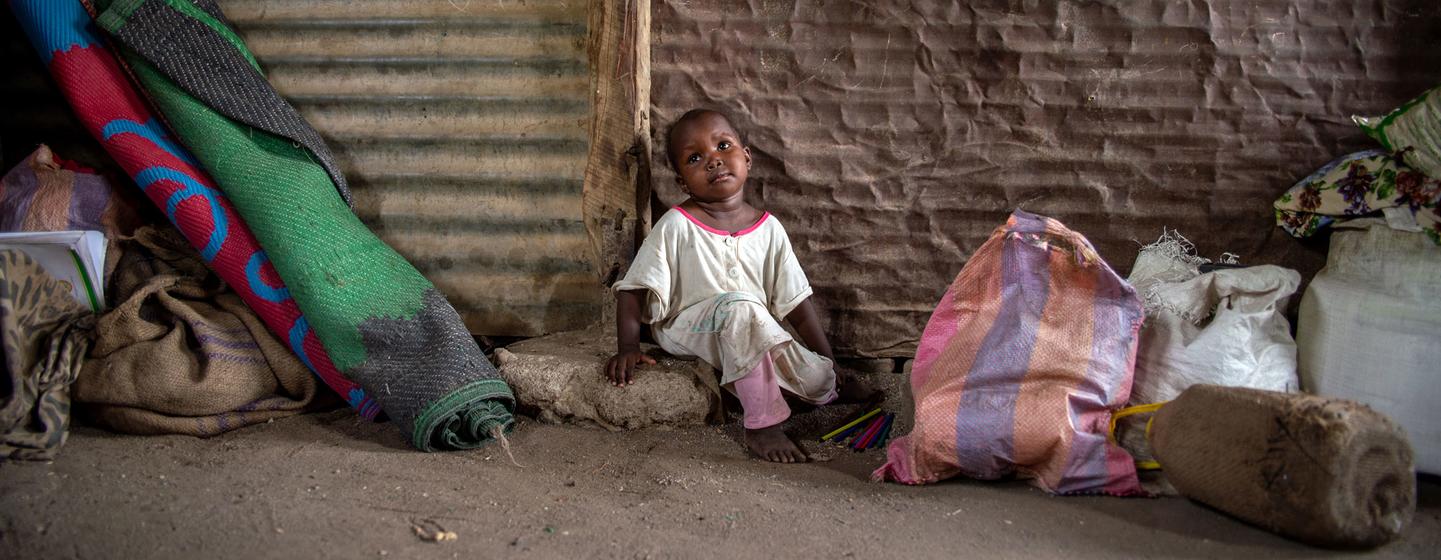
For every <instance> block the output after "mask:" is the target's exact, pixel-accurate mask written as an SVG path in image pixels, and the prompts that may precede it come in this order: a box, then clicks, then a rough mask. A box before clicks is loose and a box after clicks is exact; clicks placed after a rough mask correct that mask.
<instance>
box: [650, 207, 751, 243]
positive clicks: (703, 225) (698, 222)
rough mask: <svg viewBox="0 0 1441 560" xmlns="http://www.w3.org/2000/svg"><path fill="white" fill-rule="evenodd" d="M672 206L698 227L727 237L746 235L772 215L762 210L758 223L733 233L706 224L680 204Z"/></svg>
mask: <svg viewBox="0 0 1441 560" xmlns="http://www.w3.org/2000/svg"><path fill="white" fill-rule="evenodd" d="M671 208H674V209H675V211H676V212H680V215H682V216H685V219H687V220H690V223H692V224H695V225H696V227H699V228H701V229H703V230H706V231H709V232H711V233H714V234H716V235H724V236H726V237H740V236H742V235H745V234H747V233H750V232H753V231H755V230H756V229H757V228H759V227H761V224H764V223H765V222H766V218H769V217H771V213H770V212H761V217H760V219H758V220H756V223H754V224H751V226H750V227H748V228H745V229H743V230H740V231H737V232H735V233H731V232H729V231H726V230H723V229H716V228H713V227H710V226H708V225H705V224H703V223H701V221H700V220H697V219H696V218H695V216H692V215H690V212H686V211H685V209H684V208H681V207H679V206H672V207H671Z"/></svg>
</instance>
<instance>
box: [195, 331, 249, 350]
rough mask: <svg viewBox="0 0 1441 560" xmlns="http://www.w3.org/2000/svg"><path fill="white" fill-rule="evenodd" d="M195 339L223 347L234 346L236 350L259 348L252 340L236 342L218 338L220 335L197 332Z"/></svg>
mask: <svg viewBox="0 0 1441 560" xmlns="http://www.w3.org/2000/svg"><path fill="white" fill-rule="evenodd" d="M195 339H196V340H199V341H200V342H201V343H207V342H208V343H210V344H214V345H216V346H223V347H225V348H235V349H238V350H255V349H258V348H260V345H259V344H256V343H254V342H236V341H233V340H226V339H223V338H220V337H218V336H210V335H208V334H199V333H196V335H195Z"/></svg>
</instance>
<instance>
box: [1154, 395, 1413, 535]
mask: <svg viewBox="0 0 1441 560" xmlns="http://www.w3.org/2000/svg"><path fill="white" fill-rule="evenodd" d="M1149 439H1150V442H1151V449H1152V451H1153V453H1154V455H1155V457H1156V459H1157V460H1158V461H1160V463H1161V468H1162V469H1163V470H1164V471H1165V474H1166V478H1167V480H1168V481H1170V483H1171V484H1172V485H1173V486H1175V487H1176V489H1177V490H1178V491H1180V492H1181V494H1183V495H1185V496H1186V497H1188V498H1191V499H1193V500H1196V501H1198V502H1201V503H1204V504H1206V505H1209V506H1211V507H1214V508H1216V509H1219V510H1221V511H1223V512H1226V513H1228V514H1231V515H1234V516H1236V517H1238V518H1240V519H1242V520H1245V521H1247V522H1249V523H1252V524H1255V525H1258V526H1260V527H1263V528H1265V529H1267V530H1270V531H1274V532H1276V533H1279V534H1281V535H1284V536H1287V537H1290V538H1293V539H1296V540H1299V541H1302V542H1306V543H1310V544H1314V545H1320V546H1330V547H1346V548H1357V547H1374V546H1379V545H1382V544H1385V543H1387V542H1389V541H1391V540H1393V539H1395V538H1396V537H1397V536H1398V535H1400V534H1401V531H1402V529H1404V528H1405V527H1406V525H1407V524H1408V523H1409V522H1410V521H1411V517H1412V515H1413V514H1414V513H1415V510H1416V474H1415V470H1414V468H1413V466H1412V462H1411V460H1412V459H1411V445H1410V444H1409V443H1408V442H1407V440H1406V435H1405V434H1404V433H1402V432H1401V429H1400V428H1398V427H1397V426H1396V424H1394V423H1393V422H1391V420H1390V419H1388V418H1386V417H1385V416H1383V415H1381V414H1379V413H1377V412H1375V411H1373V410H1371V409H1370V408H1367V407H1366V406H1365V405H1362V404H1359V403H1356V402H1352V401H1346V400H1340V399H1327V398H1322V397H1316V396H1311V395H1299V394H1290V393H1278V392H1273V391H1261V390H1256V389H1242V388H1234V387H1220V386H1216V385H1194V386H1192V387H1191V388H1189V389H1186V391H1185V392H1183V393H1181V396H1179V397H1177V398H1176V399H1175V400H1173V401H1171V402H1169V403H1167V404H1166V405H1165V406H1162V407H1161V409H1160V410H1159V411H1157V412H1156V416H1155V417H1154V419H1153V420H1152V426H1151V430H1150V436H1149Z"/></svg>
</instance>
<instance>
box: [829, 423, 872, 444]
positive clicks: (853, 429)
mask: <svg viewBox="0 0 1441 560" xmlns="http://www.w3.org/2000/svg"><path fill="white" fill-rule="evenodd" d="M865 427H866V425H865V424H856V425H854V426H851V427H849V428H846V431H844V432H841V433H839V434H836V437H833V438H831V439H828V440H826V441H831V442H841V441H845V439H846V438H848V437H851V436H852V435H854V434H855V433H856V432H859V431H861V430H862V429H863V428H865Z"/></svg>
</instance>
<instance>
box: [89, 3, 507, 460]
mask: <svg viewBox="0 0 1441 560" xmlns="http://www.w3.org/2000/svg"><path fill="white" fill-rule="evenodd" d="M186 6H188V4H187V3H186V2H184V1H182V0H149V1H145V2H138V3H136V2H123V3H117V4H116V5H114V6H112V7H110V9H108V10H107V11H105V12H103V13H102V14H101V15H100V16H99V17H98V19H97V22H99V23H100V24H101V25H102V26H103V27H104V28H105V29H106V30H107V31H109V32H111V33H112V34H114V35H115V36H117V37H118V38H119V39H120V41H121V42H122V43H124V44H125V45H126V46H127V47H128V49H127V50H125V52H124V54H125V56H126V60H127V61H128V62H129V63H130V66H131V68H132V69H133V71H134V74H135V76H136V78H137V79H138V80H139V82H140V84H141V86H142V87H144V88H145V90H146V91H147V92H148V93H149V94H150V98H151V99H152V100H153V101H154V102H155V103H156V105H157V106H158V108H159V109H160V111H161V113H162V114H163V115H164V116H165V118H166V120H167V122H169V123H170V124H171V125H172V128H173V130H175V132H176V134H177V136H178V137H179V138H180V139H181V141H182V142H184V143H185V144H186V145H187V146H189V147H190V148H191V149H192V150H193V151H194V153H195V156H196V158H197V159H198V160H199V161H200V163H201V165H203V166H204V167H205V168H206V169H207V170H208V171H210V173H211V174H212V176H214V177H215V180H216V182H217V183H218V184H219V186H220V189H221V190H223V191H224V192H225V193H226V194H227V195H229V197H230V199H231V201H233V202H234V204H235V207H236V208H237V209H238V210H239V211H240V214H241V216H243V217H244V219H245V221H246V223H248V224H250V225H251V227H252V228H253V231H254V232H255V235H256V237H257V238H258V239H259V240H260V244H261V246H263V247H265V248H266V250H267V251H268V253H269V254H270V256H271V258H272V259H273V260H272V262H273V263H274V265H275V270H276V271H277V272H278V273H279V275H280V277H281V278H283V279H285V282H286V284H287V285H288V286H289V287H290V293H291V295H293V296H294V297H295V300H296V301H297V302H298V303H299V304H300V307H301V309H302V310H304V311H305V315H306V317H307V318H309V319H310V320H311V326H312V327H314V329H315V331H316V333H317V334H318V335H319V336H320V338H321V340H323V341H324V342H325V347H326V348H327V349H329V350H330V356H331V358H332V359H334V360H335V365H336V367H337V368H339V369H340V371H341V372H343V373H344V374H345V375H346V376H347V377H349V378H350V379H353V380H355V381H356V382H358V383H360V384H361V386H363V387H365V388H367V389H368V390H369V392H370V394H372V395H375V396H376V398H377V399H378V400H379V401H380V404H381V407H382V408H383V409H384V410H385V411H386V414H388V415H389V416H390V417H391V418H392V419H393V420H395V421H396V423H397V424H398V425H399V427H400V429H401V430H402V431H403V432H404V433H406V434H407V435H408V436H409V437H410V440H411V443H412V444H413V445H415V446H416V447H417V448H420V449H422V450H425V451H433V450H437V449H464V448H472V447H477V446H480V445H483V444H485V443H488V442H490V441H492V440H493V439H495V438H498V437H499V436H500V435H501V434H502V433H503V432H504V431H505V430H508V429H509V428H510V427H511V426H512V424H513V418H512V416H511V410H512V409H513V408H514V397H513V396H512V394H511V392H510V388H509V386H507V385H506V384H505V382H504V381H503V380H501V378H500V375H499V373H498V372H497V371H496V370H495V367H494V366H492V365H491V364H490V362H489V361H488V360H487V359H486V357H485V355H484V354H483V353H482V352H481V350H480V347H479V346H478V345H476V343H475V339H473V338H472V337H471V336H470V333H469V332H468V331H467V329H466V328H465V325H464V324H463V323H462V322H461V319H460V315H459V314H457V313H456V312H455V309H454V308H453V307H451V306H450V304H449V302H447V301H446V300H445V297H444V296H442V295H441V294H440V292H439V291H438V290H436V288H435V287H434V286H433V285H432V284H431V283H430V281H428V280H426V279H425V277H423V276H421V274H420V272H419V271H417V270H416V269H415V268H414V267H412V266H411V265H410V263H408V262H406V260H405V259H404V258H403V257H401V256H400V255H399V254H397V253H396V252H395V251H394V250H392V249H391V248H390V247H389V246H387V245H385V243H384V242H382V241H380V239H379V238H377V237H375V235H374V234H373V233H371V232H370V230H369V229H368V228H366V227H365V225H364V224H362V223H361V222H360V219H359V218H357V217H356V216H355V214H354V213H352V212H351V211H350V208H349V206H347V205H346V202H345V200H344V199H343V198H342V197H341V196H340V195H339V194H338V192H337V186H336V184H335V183H334V182H333V181H332V180H331V178H330V176H329V175H327V173H326V171H325V169H324V168H323V167H322V166H321V165H318V164H316V163H315V162H314V160H313V158H312V157H311V156H312V154H311V153H310V152H308V151H306V150H304V149H303V148H301V147H297V146H296V145H295V144H294V143H293V142H292V141H291V140H290V139H288V138H285V137H281V136H277V135H275V134H271V133H269V132H266V131H264V130H261V129H257V128H252V127H251V126H248V125H245V124H243V123H239V122H236V121H235V120H232V119H230V118H228V117H227V116H226V115H224V114H222V113H221V112H220V111H217V110H216V109H215V108H212V107H211V106H209V105H207V104H206V103H204V102H202V101H201V100H200V99H201V98H205V99H219V98H235V97H250V98H260V97H265V96H264V95H263V94H261V93H259V92H256V91H253V89H254V88H257V87H264V88H266V89H268V88H269V85H268V84H267V83H265V82H263V81H261V82H255V81H253V80H240V79H237V78H234V77H233V76H231V77H228V78H225V79H212V80H185V81H183V85H184V86H185V87H187V88H189V91H188V90H187V89H182V86H181V85H177V83H176V82H175V81H174V80H175V77H174V76H168V75H166V74H165V73H164V72H163V69H165V68H196V67H197V66H196V64H197V62H195V61H191V62H187V63H177V62H174V61H168V60H164V59H163V58H170V57H192V58H195V59H197V60H204V61H211V62H207V63H206V64H204V65H203V66H204V67H205V68H208V69H209V71H211V72H216V73H219V74H226V72H229V71H234V69H236V68H238V67H241V66H242V65H248V64H251V63H250V62H248V61H250V60H252V57H251V56H250V54H249V52H247V51H246V50H245V47H244V45H243V44H242V43H240V42H239V40H238V38H236V37H235V36H234V34H233V33H231V32H229V27H228V25H226V24H225V22H224V21H223V19H222V18H221V17H220V16H219V14H218V13H213V14H212V13H208V12H205V13H197V11H196V10H195V9H194V7H193V6H192V7H190V8H187V7H186ZM162 13H163V14H166V15H165V16H164V17H163V18H162V17H161V16H159V15H158V14H162ZM177 17H179V18H189V19H192V20H194V21H195V22H198V23H199V24H200V25H198V26H197V25H185V26H171V25H169V24H165V23H163V22H171V21H173V20H174V18H177ZM155 18H160V19H155ZM157 22H161V23H159V24H157ZM132 25H135V26H138V27H136V28H135V29H140V30H142V32H140V33H131V32H129V31H127V29H128V28H130V26H132ZM182 36H183V37H182ZM137 37H138V39H137ZM132 42H135V43H136V44H132ZM170 42H178V43H183V44H184V45H186V46H187V47H186V48H185V49H182V50H168V49H159V50H155V49H152V48H151V47H152V46H153V45H157V44H167V43H170ZM140 43H144V44H140ZM146 52H150V53H152V54H154V55H156V56H159V57H163V58H162V59H160V60H151V59H147V58H146V57H145V56H144V53H146ZM137 53H139V54H137ZM237 61H239V62H237ZM212 88H221V89H229V90H231V91H230V92H229V93H227V94H220V93H216V92H213V91H209V92H208V93H207V91H208V90H210V89H212ZM247 88H249V89H247ZM197 92H198V93H197Z"/></svg>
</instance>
